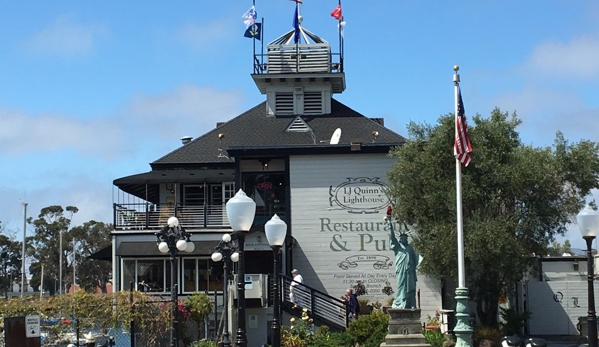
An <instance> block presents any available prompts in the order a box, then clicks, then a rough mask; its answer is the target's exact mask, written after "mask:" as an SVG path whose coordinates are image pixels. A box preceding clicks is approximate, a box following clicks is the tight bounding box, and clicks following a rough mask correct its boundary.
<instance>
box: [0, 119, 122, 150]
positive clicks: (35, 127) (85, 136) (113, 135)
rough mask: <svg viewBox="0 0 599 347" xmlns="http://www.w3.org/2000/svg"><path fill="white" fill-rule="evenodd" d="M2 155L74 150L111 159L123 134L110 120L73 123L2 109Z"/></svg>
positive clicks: (70, 120)
mask: <svg viewBox="0 0 599 347" xmlns="http://www.w3.org/2000/svg"><path fill="white" fill-rule="evenodd" d="M0 118H2V124H3V126H2V127H0V154H2V155H6V156H17V155H21V154H23V153H30V152H52V151H56V150H62V149H72V150H75V151H77V152H80V153H82V154H89V155H93V156H111V154H110V152H111V151H114V150H115V149H116V147H117V146H118V139H119V138H122V137H123V135H124V130H123V129H121V128H120V127H119V126H118V124H115V122H114V121H112V120H110V119H91V120H80V119H73V118H70V117H67V116H64V115H55V114H40V115H35V116H32V115H28V114H26V113H25V112H24V111H21V110H13V109H0Z"/></svg>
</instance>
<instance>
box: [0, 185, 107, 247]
mask: <svg viewBox="0 0 599 347" xmlns="http://www.w3.org/2000/svg"><path fill="white" fill-rule="evenodd" d="M62 183H63V184H61V185H47V186H46V187H44V188H39V189H28V190H27V191H26V192H25V191H24V190H21V189H18V188H15V187H10V188H9V187H5V188H4V189H0V194H1V195H2V200H0V209H1V210H2V211H3V213H2V216H1V217H2V219H1V221H2V225H3V226H4V227H5V228H6V231H9V232H10V233H11V235H14V236H16V238H17V239H21V240H22V239H23V237H22V235H23V212H24V209H23V205H22V203H23V202H27V204H28V205H27V217H32V218H33V219H36V218H37V217H38V215H39V213H40V211H41V209H42V208H44V207H47V206H52V205H60V206H62V207H63V208H66V206H76V207H77V208H78V209H79V212H78V213H76V214H75V215H73V218H72V223H71V224H72V226H76V225H81V224H83V223H85V222H88V221H90V220H96V221H101V222H105V223H112V196H111V191H110V189H107V188H108V187H109V183H107V182H99V181H97V180H93V179H90V178H89V177H85V176H83V175H79V177H77V178H76V179H74V180H68V181H64V182H62ZM33 230H34V228H33V226H31V225H29V226H28V227H27V231H28V235H32V234H33Z"/></svg>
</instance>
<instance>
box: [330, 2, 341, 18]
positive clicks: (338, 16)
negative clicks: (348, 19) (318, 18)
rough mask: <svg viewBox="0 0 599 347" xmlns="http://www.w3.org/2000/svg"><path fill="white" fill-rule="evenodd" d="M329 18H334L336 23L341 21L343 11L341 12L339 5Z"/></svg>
mask: <svg viewBox="0 0 599 347" xmlns="http://www.w3.org/2000/svg"><path fill="white" fill-rule="evenodd" d="M331 17H333V18H335V19H336V20H338V21H341V19H342V18H343V11H342V10H341V4H339V5H337V8H335V9H334V10H333V12H331Z"/></svg>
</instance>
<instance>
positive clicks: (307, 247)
mask: <svg viewBox="0 0 599 347" xmlns="http://www.w3.org/2000/svg"><path fill="white" fill-rule="evenodd" d="M394 162H395V159H393V158H389V157H387V155H385V154H380V155H373V154H367V155H356V154H352V155H319V156H292V157H291V158H290V160H289V165H290V189H291V213H292V215H291V223H292V228H291V230H292V231H293V237H294V238H295V239H296V240H297V245H296V246H295V248H294V250H293V264H294V267H296V268H297V269H298V270H299V271H300V273H301V274H302V276H303V278H304V282H305V283H306V284H307V285H309V286H312V287H314V288H316V289H319V290H322V291H324V292H326V293H328V294H329V295H332V296H335V297H340V296H342V295H343V294H344V293H345V290H346V289H347V288H349V287H351V286H353V285H354V284H355V283H356V281H358V280H361V281H363V282H364V283H365V284H366V287H367V290H368V295H366V296H364V298H367V299H369V300H370V301H371V302H374V301H380V302H381V303H383V304H386V303H387V301H388V299H389V296H387V295H386V294H384V293H382V291H381V290H382V289H383V288H384V287H385V285H387V282H389V285H390V286H391V287H392V288H393V289H394V290H395V289H396V285H397V284H396V279H395V268H394V265H393V260H394V259H395V256H394V254H393V251H391V250H390V249H389V231H388V229H387V228H386V224H385V223H384V221H383V218H384V217H385V215H386V208H387V205H388V201H387V202H386V203H384V204H381V206H380V208H373V205H372V204H370V205H369V204H368V203H367V204H361V203H351V201H353V200H351V198H356V196H354V195H347V196H344V195H343V194H335V192H336V191H337V192H345V190H339V189H340V188H339V186H340V185H342V184H344V183H346V182H349V181H351V180H355V179H356V178H366V181H367V182H375V181H377V180H376V178H378V181H377V182H380V183H383V184H386V182H387V172H388V171H389V170H390V169H391V167H392V165H393V163H394ZM348 179H349V180H348ZM378 187H380V186H378V185H368V184H366V185H361V184H354V185H348V186H345V188H350V189H354V190H352V192H355V191H358V192H360V191H362V192H366V191H368V192H370V191H373V192H376V191H377V189H378ZM356 189H357V190H356ZM366 195H367V194H366V193H364V194H361V195H357V197H358V198H361V197H364V199H371V198H372V199H375V200H377V201H378V199H379V196H378V195H377V194H376V193H373V194H371V195H369V196H366ZM382 195H383V197H382V199H387V197H386V195H385V194H382ZM335 198H337V199H338V200H339V199H341V200H342V201H340V202H342V203H343V202H344V201H345V203H346V205H345V207H340V206H339V204H337V203H336V202H335ZM344 199H349V200H347V201H350V202H347V201H346V200H344ZM375 205H376V204H375ZM361 207H369V209H368V208H366V209H365V210H360V208H361ZM350 211H351V213H350ZM334 225H337V226H338V228H337V230H333V229H334ZM343 225H344V226H343ZM377 247H378V248H377ZM357 257H365V258H366V259H364V260H360V261H352V259H354V260H356V259H357ZM348 258H349V259H348ZM369 259H372V260H369ZM385 259H387V260H388V261H387V262H385V261H384V260H385ZM381 261H382V263H380V262H381ZM389 261H390V264H389ZM340 264H349V265H350V267H349V268H347V269H344V268H342V266H341V265H340ZM377 264H387V265H390V266H388V267H387V268H386V269H385V268H381V267H379V268H377ZM352 266H353V267H352ZM418 288H419V289H420V299H421V306H422V308H423V313H422V314H423V317H424V318H426V315H427V314H429V315H433V314H434V313H435V311H437V310H439V309H440V308H441V286H440V284H439V281H437V280H435V279H430V278H425V277H424V276H422V275H421V276H419V278H418Z"/></svg>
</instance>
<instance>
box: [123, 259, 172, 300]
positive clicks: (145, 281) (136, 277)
mask: <svg viewBox="0 0 599 347" xmlns="http://www.w3.org/2000/svg"><path fill="white" fill-rule="evenodd" d="M166 270H167V274H166V275H170V271H169V270H170V267H169V268H168V269H166ZM166 275H165V266H164V260H145V259H144V260H142V259H139V260H136V259H125V260H123V285H122V289H123V290H126V289H129V283H131V282H133V287H134V288H135V289H137V290H139V291H143V292H166V291H170V290H166V289H165V288H170V278H169V277H168V276H166ZM167 278H168V281H166V279H167ZM165 284H166V285H165Z"/></svg>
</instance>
